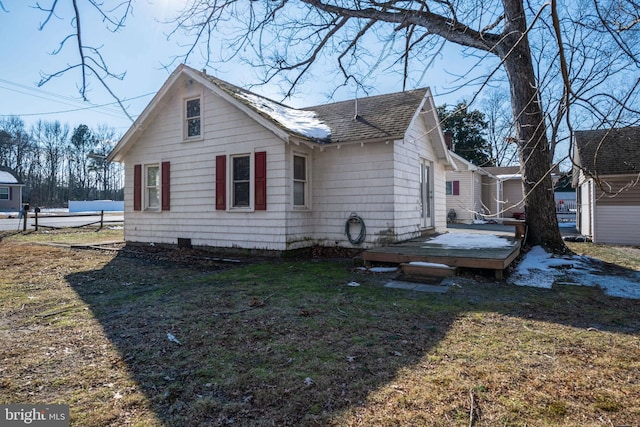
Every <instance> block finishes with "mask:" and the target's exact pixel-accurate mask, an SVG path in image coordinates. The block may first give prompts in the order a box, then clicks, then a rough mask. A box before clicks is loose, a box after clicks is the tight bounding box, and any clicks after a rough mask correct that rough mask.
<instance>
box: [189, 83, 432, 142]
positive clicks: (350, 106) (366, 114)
mask: <svg viewBox="0 0 640 427" xmlns="http://www.w3.org/2000/svg"><path fill="white" fill-rule="evenodd" d="M194 71H195V70H194ZM202 75H203V77H205V78H207V79H208V80H209V81H210V82H212V83H214V84H215V85H217V86H218V87H220V88H221V89H223V90H224V91H226V92H227V93H229V94H230V95H232V96H234V97H235V98H236V99H238V100H239V101H240V102H243V103H244V104H246V105H248V106H249V107H251V108H253V109H254V110H256V111H257V112H258V113H259V114H260V115H262V116H263V117H265V118H267V119H269V120H271V121H272V122H274V123H275V124H277V125H278V126H280V127H281V128H282V129H284V130H285V131H288V132H292V133H296V132H295V131H293V130H292V129H288V128H286V127H285V126H283V125H282V123H278V122H277V121H275V120H273V118H272V117H269V115H267V114H265V113H264V111H260V110H258V109H256V108H255V105H251V104H250V103H247V101H246V99H245V98H243V97H242V96H241V94H249V95H252V96H257V97H261V98H263V99H265V100H267V101H269V102H272V103H275V104H278V105H280V106H282V107H285V108H290V109H293V110H295V109H294V108H292V107H287V106H286V105H284V104H281V103H278V102H276V101H272V100H270V99H268V98H264V97H262V96H260V95H257V94H255V93H253V92H250V91H247V90H245V89H242V88H240V87H238V86H235V85H233V84H231V83H228V82H225V81H223V80H220V79H218V78H216V77H213V76H210V75H208V74H204V73H203V74H202ZM426 91H427V89H426V88H424V89H415V90H412V91H407V92H396V93H391V94H386V95H375V96H369V97H366V98H360V99H358V100H357V116H356V100H349V101H341V102H334V103H330V104H323V105H317V106H313V107H306V108H299V109H298V110H300V111H312V112H315V113H316V115H317V118H318V119H319V120H320V122H322V123H324V124H326V125H328V126H329V127H330V128H331V136H330V138H329V140H322V141H318V142H323V143H338V142H347V141H366V140H372V139H401V138H402V137H404V133H405V131H406V130H407V128H408V127H409V124H410V123H411V119H412V118H413V115H414V114H415V112H416V110H417V109H418V107H419V106H420V103H421V102H422V99H423V98H424V96H425V94H426ZM302 136H304V135H302Z"/></svg>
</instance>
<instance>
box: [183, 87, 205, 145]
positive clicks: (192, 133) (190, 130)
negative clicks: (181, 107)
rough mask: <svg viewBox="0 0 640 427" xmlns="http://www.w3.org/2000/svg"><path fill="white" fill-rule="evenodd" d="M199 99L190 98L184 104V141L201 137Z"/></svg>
mask: <svg viewBox="0 0 640 427" xmlns="http://www.w3.org/2000/svg"><path fill="white" fill-rule="evenodd" d="M200 101H201V99H200V98H199V97H198V98H192V99H187V100H186V102H185V123H184V128H185V139H197V138H200V137H201V136H202V116H201V111H202V109H201V106H200Z"/></svg>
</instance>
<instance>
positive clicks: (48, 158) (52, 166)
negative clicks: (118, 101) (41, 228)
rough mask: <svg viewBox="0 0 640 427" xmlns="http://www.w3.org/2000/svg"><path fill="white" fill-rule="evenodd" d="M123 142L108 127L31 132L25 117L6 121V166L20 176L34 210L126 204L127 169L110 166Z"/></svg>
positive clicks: (0, 132)
mask: <svg viewBox="0 0 640 427" xmlns="http://www.w3.org/2000/svg"><path fill="white" fill-rule="evenodd" d="M117 140H118V137H117V136H116V134H115V130H114V129H113V128H109V127H108V126H106V125H100V126H98V128H97V129H90V128H89V127H88V126H86V125H83V124H81V125H78V126H77V127H75V128H74V129H73V130H71V128H70V127H69V125H68V124H66V123H65V124H62V123H60V122H59V121H46V120H40V121H38V122H37V123H36V124H35V125H33V126H32V127H31V128H30V129H26V128H25V124H24V121H23V120H22V119H21V118H20V117H16V116H11V117H8V118H3V119H0V166H6V167H9V168H11V169H13V170H14V171H15V172H16V173H17V174H18V176H19V177H20V178H21V179H22V181H23V182H24V183H25V187H24V190H23V201H25V202H29V203H31V205H33V206H43V207H63V206H65V205H66V204H67V201H68V200H93V199H111V200H123V194H124V191H123V187H124V173H123V166H122V165H121V164H119V163H109V162H107V161H106V156H107V155H108V154H109V152H110V151H111V149H112V148H113V146H114V145H115V143H116V142H117Z"/></svg>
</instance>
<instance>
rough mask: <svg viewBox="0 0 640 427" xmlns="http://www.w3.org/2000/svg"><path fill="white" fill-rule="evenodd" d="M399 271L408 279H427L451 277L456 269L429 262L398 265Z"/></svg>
mask: <svg viewBox="0 0 640 427" xmlns="http://www.w3.org/2000/svg"><path fill="white" fill-rule="evenodd" d="M400 270H401V271H402V273H403V274H404V275H406V276H408V277H414V278H429V277H449V276H453V275H455V274H456V271H457V268H456V267H450V266H448V265H445V264H436V263H431V262H408V263H402V264H400Z"/></svg>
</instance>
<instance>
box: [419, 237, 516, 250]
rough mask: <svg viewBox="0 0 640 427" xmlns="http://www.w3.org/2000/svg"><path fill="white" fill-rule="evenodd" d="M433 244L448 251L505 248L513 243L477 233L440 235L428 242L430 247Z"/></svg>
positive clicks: (502, 238)
mask: <svg viewBox="0 0 640 427" xmlns="http://www.w3.org/2000/svg"><path fill="white" fill-rule="evenodd" d="M434 243H435V244H438V245H442V247H443V248H449V249H462V248H464V249H481V248H506V247H509V246H512V245H513V242H512V241H510V240H509V239H507V238H505V237H501V236H497V235H495V234H479V233H448V234H441V235H439V236H436V237H434V238H433V239H431V240H429V244H430V245H431V244H434Z"/></svg>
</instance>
